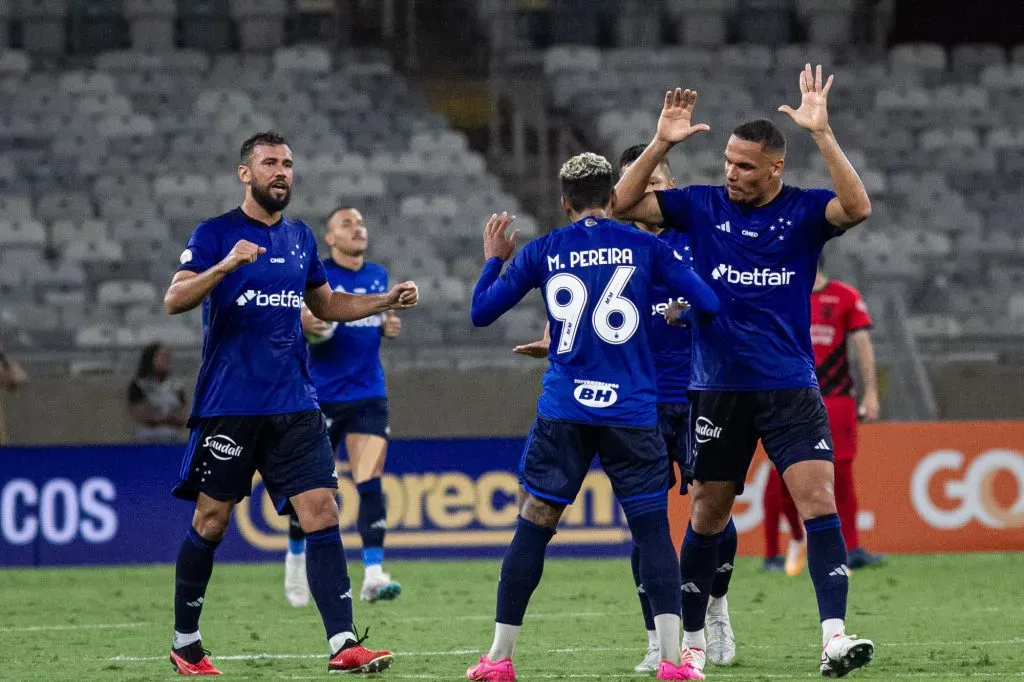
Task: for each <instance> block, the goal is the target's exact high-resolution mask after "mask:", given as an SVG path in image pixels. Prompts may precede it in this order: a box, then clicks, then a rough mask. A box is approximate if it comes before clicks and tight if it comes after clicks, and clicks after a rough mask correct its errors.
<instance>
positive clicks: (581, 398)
mask: <svg viewBox="0 0 1024 682" xmlns="http://www.w3.org/2000/svg"><path fill="white" fill-rule="evenodd" d="M576 383H578V384H579V386H577V387H576V390H575V391H573V392H572V395H573V397H574V398H576V402H578V403H579V404H580V405H584V406H586V407H596V408H602V407H611V406H612V405H614V404H615V403H616V401H618V399H619V393H618V391H616V390H615V389H617V388H618V387H619V385H618V384H606V383H604V382H600V381H582V380H577V381H576Z"/></svg>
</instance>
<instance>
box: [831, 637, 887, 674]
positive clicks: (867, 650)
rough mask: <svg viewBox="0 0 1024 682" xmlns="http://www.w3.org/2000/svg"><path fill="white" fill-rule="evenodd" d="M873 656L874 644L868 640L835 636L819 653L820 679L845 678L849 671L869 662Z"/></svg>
mask: <svg viewBox="0 0 1024 682" xmlns="http://www.w3.org/2000/svg"><path fill="white" fill-rule="evenodd" d="M874 655H875V644H874V642H872V641H871V640H870V639H858V638H857V635H847V634H844V633H842V632H840V633H839V634H837V635H835V636H834V637H833V638H832V639H830V640H829V641H828V644H826V645H825V649H824V650H823V651H822V652H821V666H820V667H819V670H820V671H821V675H822V677H845V676H846V675H848V674H849V673H850V672H851V671H853V670H856V669H857V668H861V667H863V666H865V665H867V664H868V663H870V662H871V657H872V656H874Z"/></svg>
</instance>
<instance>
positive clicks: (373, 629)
mask: <svg viewBox="0 0 1024 682" xmlns="http://www.w3.org/2000/svg"><path fill="white" fill-rule="evenodd" d="M354 568H355V573H356V580H355V582H356V585H355V588H356V589H358V579H359V577H360V576H361V567H359V566H355V567H354ZM758 568H759V563H758V562H755V561H753V560H750V559H741V560H740V561H739V562H738V565H737V569H736V574H735V576H734V578H733V582H732V591H731V594H730V606H731V611H732V620H733V627H734V629H735V631H736V638H737V645H738V656H737V661H736V664H735V665H734V666H732V667H729V668H714V667H710V668H709V670H708V679H709V680H716V679H721V680H730V681H733V680H735V681H756V680H790V679H792V680H801V679H815V678H818V673H817V660H818V655H819V647H818V642H819V638H820V630H819V626H818V623H817V617H816V611H815V606H814V594H813V591H812V590H811V586H810V581H809V579H808V577H807V575H806V573H805V574H804V575H802V576H800V577H798V578H787V577H785V576H784V575H780V574H771V575H765V574H762V573H760V572H759V570H758ZM388 569H389V570H390V571H391V573H392V575H393V576H394V577H395V578H396V579H398V580H400V581H401V582H402V584H403V590H404V591H403V594H402V597H401V598H400V599H399V600H398V601H397V602H391V603H382V604H375V605H372V606H371V605H366V604H362V603H357V605H356V618H357V622H358V624H359V625H360V626H362V627H365V626H367V625H369V626H370V637H371V638H370V640H369V642H368V644H370V645H371V646H374V647H377V648H385V647H387V648H391V649H392V650H394V651H395V652H396V653H397V654H398V656H397V659H396V661H395V665H394V666H393V667H392V669H391V670H389V671H387V672H386V673H384V674H382V675H380V676H378V677H379V678H380V679H385V678H388V679H396V680H403V679H407V680H411V679H418V680H434V679H437V680H457V679H461V678H462V676H463V674H464V672H465V669H466V668H467V667H468V666H469V665H470V664H471V663H473V662H475V660H476V658H477V657H478V656H479V653H480V652H481V651H483V650H485V649H486V648H487V647H488V646H489V644H490V640H491V632H492V617H493V613H494V593H495V587H496V583H497V577H498V569H499V562H498V561H464V562H426V561H422V562H390V563H389V564H388ZM282 580H283V565H281V564H269V565H237V564H234V565H232V564H225V565H218V566H216V567H215V569H214V574H213V581H212V583H211V585H210V589H209V591H208V593H207V597H206V608H205V612H204V615H203V625H202V631H203V635H204V640H203V641H204V644H205V645H206V647H207V648H209V649H211V650H212V651H213V654H214V663H215V664H216V665H218V666H219V667H220V668H221V669H222V670H223V671H224V674H225V677H224V678H223V679H226V680H311V679H323V678H327V677H328V675H327V672H326V666H327V657H326V651H325V647H326V644H325V641H324V633H323V630H322V629H321V625H320V621H319V618H318V615H317V612H316V608H315V607H314V606H312V605H311V606H309V607H307V608H305V609H293V608H291V607H289V606H288V605H287V603H286V602H285V600H284V595H283V588H282ZM172 591H173V569H172V568H171V567H167V566H159V567H139V568H109V569H72V570H4V571H0V679H2V680H17V681H19V682H20V681H22V680H26V681H27V680H48V681H49V680H170V679H176V678H175V677H174V676H173V672H172V669H171V666H170V664H169V663H168V662H167V652H168V647H169V642H170V634H171V595H172ZM848 622H849V626H850V629H851V631H852V632H855V633H858V634H861V635H863V636H867V637H870V638H872V639H873V640H874V641H875V645H876V650H875V660H874V662H873V663H872V664H871V665H870V666H868V667H867V668H865V669H862V670H860V671H857V672H855V673H853V674H852V675H851V676H850V678H849V679H852V680H857V679H860V680H903V679H907V680H915V679H919V680H961V679H964V678H977V679H986V680H1013V679H1016V680H1021V679H1024V554H975V555H963V556H954V555H942V556H906V557H894V558H891V559H890V561H889V563H888V565H887V566H886V567H884V568H881V569H875V570H868V571H860V572H857V573H854V576H853V579H852V595H851V601H850V615H849V621H848ZM645 646H646V638H645V636H644V634H643V627H642V623H641V621H640V615H639V607H638V605H637V602H636V596H635V594H634V590H633V585H632V581H631V578H630V573H629V563H628V560H627V559H616V560H594V561H555V560H552V561H549V562H548V563H547V566H546V568H545V573H544V580H543V582H542V584H541V586H540V588H539V589H538V590H537V593H536V594H535V595H534V598H533V601H532V603H531V606H530V611H529V614H528V615H527V621H526V623H525V625H524V627H523V631H522V634H521V637H520V643H519V649H518V651H517V655H516V666H517V671H518V673H519V676H520V679H522V680H524V681H526V682H529V681H530V680H548V679H594V680H617V679H618V680H622V679H638V680H639V679H644V676H642V675H637V674H634V673H633V672H632V670H633V666H634V665H635V664H636V663H637V662H638V661H639V660H640V658H641V657H642V655H643V652H644V649H645ZM648 679H650V678H648Z"/></svg>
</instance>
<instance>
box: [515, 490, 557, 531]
mask: <svg viewBox="0 0 1024 682" xmlns="http://www.w3.org/2000/svg"><path fill="white" fill-rule="evenodd" d="M519 497H520V500H522V504H520V506H519V515H520V516H522V517H523V518H524V519H526V520H527V521H529V522H530V523H535V524H537V525H538V526H542V527H544V528H551V529H552V530H554V529H555V528H557V527H558V521H559V519H561V518H562V512H563V511H565V505H564V504H558V503H557V502H548V501H547V500H542V499H540V498H539V497H536V496H534V495H532V494H531V493H528V492H525V491H521V492H520V496H519Z"/></svg>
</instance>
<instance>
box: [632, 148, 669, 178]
mask: <svg viewBox="0 0 1024 682" xmlns="http://www.w3.org/2000/svg"><path fill="white" fill-rule="evenodd" d="M645 149H647V145H645V144H635V145H633V146H632V147H628V148H627V149H626V150H625V151H624V152H622V156H620V157H619V171H620V172H621V171H622V169H623V168H625V167H626V166H628V165H630V164H633V163H636V160H637V159H639V158H640V155H641V154H643V153H644V150H645ZM659 165H662V166H664V167H665V170H666V171H668V174H669V175H672V166H670V165H668V157H667V156H666V157H665V158H663V159H662V160H661V164H659Z"/></svg>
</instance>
